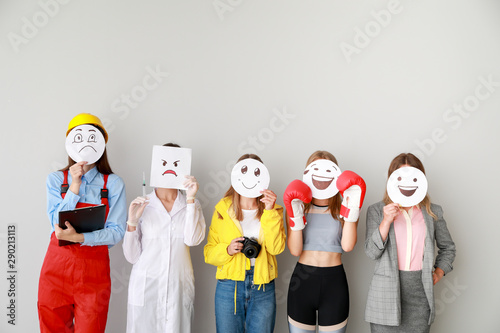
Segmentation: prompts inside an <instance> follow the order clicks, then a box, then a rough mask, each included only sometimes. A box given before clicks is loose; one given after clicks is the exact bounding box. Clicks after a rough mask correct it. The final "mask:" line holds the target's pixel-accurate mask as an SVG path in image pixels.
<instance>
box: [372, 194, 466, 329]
mask: <svg viewBox="0 0 500 333" xmlns="http://www.w3.org/2000/svg"><path fill="white" fill-rule="evenodd" d="M384 206H385V204H384V203H383V202H382V201H381V202H378V203H376V204H373V205H371V206H370V207H368V211H367V214H366V241H365V252H366V255H367V256H368V257H370V258H371V259H373V260H375V272H374V274H373V278H372V282H371V284H370V289H369V291H368V301H367V303H366V310H365V320H366V321H367V322H370V323H375V324H380V325H388V326H399V325H400V324H401V297H400V286H399V265H398V253H397V248H396V234H395V233H394V224H392V225H391V228H390V229H389V236H388V237H387V239H386V241H385V243H384V242H383V241H382V236H381V235H380V231H379V229H378V228H379V225H380V223H381V222H382V219H383V217H384V212H383V208H384ZM431 210H432V212H433V213H434V214H436V215H437V220H434V219H433V218H432V217H431V216H430V215H429V214H427V211H426V210H425V208H424V209H422V214H423V216H424V220H425V225H426V227H427V234H426V237H425V245H424V261H423V263H422V282H423V285H424V290H425V294H426V296H427V300H428V301H429V306H430V309H431V314H430V317H429V325H430V324H431V323H432V322H433V321H434V316H435V305H434V288H433V282H432V270H433V267H439V268H441V269H442V270H443V271H444V273H445V274H448V273H449V272H451V271H452V270H453V266H452V264H453V260H455V252H456V250H455V243H454V242H453V240H452V239H451V236H450V233H449V231H448V228H447V227H446V221H445V220H444V218H443V209H442V208H441V206H438V205H434V204H432V205H431ZM434 243H436V244H437V247H438V255H437V256H436V259H435V261H434Z"/></svg>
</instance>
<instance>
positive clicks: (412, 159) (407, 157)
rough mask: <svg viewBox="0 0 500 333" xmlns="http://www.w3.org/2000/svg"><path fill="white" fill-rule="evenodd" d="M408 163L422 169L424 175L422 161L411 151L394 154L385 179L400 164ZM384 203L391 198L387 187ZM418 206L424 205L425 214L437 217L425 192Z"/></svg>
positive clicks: (390, 201)
mask: <svg viewBox="0 0 500 333" xmlns="http://www.w3.org/2000/svg"><path fill="white" fill-rule="evenodd" d="M405 164H406V165H409V166H412V167H414V168H417V169H419V170H420V171H422V172H423V173H424V175H425V169H424V165H423V164H422V162H421V161H420V160H419V159H418V157H417V156H415V155H413V154H412V153H401V154H399V155H398V156H396V157H395V158H394V159H393V160H392V162H391V164H390V165H389V171H388V172H387V179H389V177H390V176H391V174H392V173H393V172H394V171H396V170H397V169H399V168H400V167H401V166H403V165H405ZM384 203H385V204H386V205H388V204H390V203H392V200H391V198H389V194H388V193H387V188H386V189H385V194H384ZM418 207H419V208H422V207H425V210H426V211H427V214H429V215H430V216H432V218H433V219H437V216H436V214H434V213H433V212H432V210H431V199H430V198H429V194H426V195H425V198H424V200H422V201H421V202H420V203H419V204H418Z"/></svg>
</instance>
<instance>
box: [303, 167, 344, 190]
mask: <svg viewBox="0 0 500 333" xmlns="http://www.w3.org/2000/svg"><path fill="white" fill-rule="evenodd" d="M341 173H342V172H341V171H340V168H339V167H338V166H337V165H336V164H335V163H333V162H332V161H330V160H325V159H321V160H316V161H313V162H311V164H309V165H308V166H307V167H306V169H305V170H304V175H303V177H302V181H303V182H304V183H306V184H307V185H308V186H309V187H310V188H311V191H312V195H313V198H316V199H328V198H331V197H333V196H334V195H335V194H337V193H338V192H339V190H338V189H337V185H336V182H337V178H338V177H339V176H340V174H341Z"/></svg>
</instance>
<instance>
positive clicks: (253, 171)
mask: <svg viewBox="0 0 500 333" xmlns="http://www.w3.org/2000/svg"><path fill="white" fill-rule="evenodd" d="M270 180H271V178H270V176H269V171H268V170H267V168H266V166H265V165H264V164H262V163H261V162H259V161H257V160H256V159H253V158H247V159H244V160H242V161H239V162H238V163H236V165H235V166H234V167H233V170H232V171H231V185H232V186H233V188H234V190H235V191H236V192H238V194H239V195H241V196H244V197H247V198H257V197H259V196H261V195H262V193H260V191H262V190H265V189H267V188H268V186H269V182H270Z"/></svg>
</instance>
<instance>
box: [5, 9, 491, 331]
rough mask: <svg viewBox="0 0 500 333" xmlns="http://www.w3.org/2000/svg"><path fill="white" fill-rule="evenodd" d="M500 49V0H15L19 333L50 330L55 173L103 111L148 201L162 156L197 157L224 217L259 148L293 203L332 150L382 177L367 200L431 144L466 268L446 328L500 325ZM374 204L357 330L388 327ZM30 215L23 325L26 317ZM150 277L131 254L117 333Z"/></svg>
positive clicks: (282, 281)
mask: <svg viewBox="0 0 500 333" xmlns="http://www.w3.org/2000/svg"><path fill="white" fill-rule="evenodd" d="M44 4H45V5H44ZM44 8H45V9H44ZM47 13H48V14H47ZM49 14H50V15H49ZM499 41H500V2H499V1H495V0H475V1H466V0H453V1H452V0H443V1H425V0H424V1H409V0H401V1H394V0H391V1H380V0H376V1H330V0H328V1H324V0H322V1H295V0H286V1H283V0H280V1H269V0H266V1H264V0H254V1H244V0H209V1H199V0H198V1H194V0H186V1H148V0H146V1H131V0H121V1H117V0H108V1H95V0H94V1H90V0H87V1H81V0H80V1H79V0H73V1H67V0H66V1H62V0H58V1H56V0H41V1H13V0H11V1H7V0H4V1H1V2H0V57H1V61H0V110H1V119H2V126H1V127H2V130H1V131H0V133H1V134H0V135H1V141H2V144H1V154H0V155H1V156H2V161H3V163H2V167H1V174H2V187H3V191H2V192H1V194H0V199H1V200H0V202H1V207H2V209H1V213H0V214H1V222H0V236H1V237H0V242H1V245H0V248H1V250H0V258H1V259H0V267H1V272H0V295H1V296H0V305H1V306H0V308H1V309H3V310H1V311H0V318H1V319H0V331H2V332H36V331H38V321H37V312H36V299H37V283H38V275H39V271H40V267H41V265H42V260H43V257H44V254H45V250H46V247H47V244H48V236H49V230H50V229H49V221H48V219H47V216H46V213H45V200H46V195H45V178H46V176H47V174H48V173H49V172H51V171H53V170H54V169H57V168H59V167H61V166H62V165H63V164H64V163H65V158H66V157H65V156H66V155H65V150H64V134H65V129H66V126H67V124H68V122H69V120H70V119H71V118H72V117H73V116H74V115H76V114H77V113H80V112H91V113H94V114H96V115H98V116H99V117H101V119H103V120H104V121H105V122H106V126H107V128H108V130H109V132H110V140H109V143H108V151H109V155H110V161H111V165H112V167H113V169H114V170H115V172H116V173H117V174H118V175H120V176H121V177H122V178H123V179H124V181H125V183H126V185H127V199H128V202H130V201H131V200H132V199H133V198H134V197H136V196H137V195H140V194H141V186H140V184H141V180H142V171H146V172H147V173H149V167H150V156H151V147H152V145H154V144H162V143H165V142H168V141H175V142H178V143H179V144H181V145H183V146H186V147H191V148H192V149H193V158H194V161H193V174H194V175H195V176H196V177H197V178H198V180H199V182H200V184H201V188H200V194H199V197H200V198H201V199H203V204H204V213H205V217H206V218H207V222H208V224H209V223H210V217H211V214H212V210H213V207H214V205H215V203H216V202H217V201H218V200H219V199H220V198H221V196H222V195H223V193H224V192H225V190H226V189H227V187H228V185H229V181H228V172H227V171H226V167H227V165H230V163H231V162H233V161H235V160H236V159H237V158H238V157H239V156H240V155H241V154H242V153H244V152H250V151H251V150H255V152H257V153H258V154H259V155H260V156H261V157H262V158H263V160H264V162H265V164H266V165H267V166H268V168H269V170H270V172H271V178H272V180H271V189H272V190H274V191H275V192H276V193H277V194H278V196H279V197H281V195H282V193H283V190H284V188H285V187H286V185H287V184H288V183H289V182H290V181H291V180H293V179H294V178H300V177H301V172H302V170H303V168H304V166H305V163H306V160H307V158H308V156H309V155H310V154H311V153H312V152H313V151H314V150H317V149H326V150H329V151H331V152H332V153H333V154H334V155H336V156H337V158H338V160H339V164H340V167H341V168H343V169H351V170H354V171H356V172H357V173H359V174H360V175H362V176H363V177H364V179H365V180H366V182H367V184H368V192H367V196H366V201H365V202H366V205H365V207H366V206H367V205H369V204H372V203H374V202H376V201H378V200H380V199H381V197H382V194H383V191H384V185H385V177H386V172H387V168H388V165H389V162H390V161H391V159H392V158H393V157H394V156H395V155H397V154H398V153H400V152H405V151H412V152H415V153H417V154H418V155H419V156H421V158H422V159H423V161H424V164H425V167H426V169H427V176H428V179H429V183H430V189H429V192H430V194H431V197H432V200H433V201H434V202H436V203H439V204H441V205H442V206H443V207H444V209H445V217H446V219H447V221H448V223H449V229H450V231H451V233H452V235H453V237H454V240H455V241H456V244H457V248H458V251H457V259H456V262H455V270H454V271H453V272H452V273H451V274H450V275H449V276H446V277H445V279H443V281H442V282H440V283H439V284H438V285H437V286H436V301H437V310H438V315H437V318H436V322H435V324H434V326H433V331H434V332H470V331H476V332H498V331H499V329H500V319H499V317H498V313H499V309H500V286H499V283H498V275H499V274H500V268H499V265H498V253H499V252H500V245H499V242H498V234H499V233H500V227H499V223H498V218H497V215H498V214H497V210H496V208H497V206H496V205H497V201H498V189H499V187H500V182H499V174H498V164H499V162H500V158H499V155H498V152H499V143H500V142H499V139H500V134H499V123H500V116H499V107H500V42H499ZM151 73H156V74H155V75H154V76H152V75H151ZM279 203H281V199H280V200H279ZM365 212H366V208H364V209H363V212H362V217H361V220H360V224H359V227H358V231H359V241H358V244H357V246H356V248H355V250H354V251H353V252H352V253H348V254H346V255H345V256H344V264H345V266H346V270H347V274H348V280H349V287H350V293H351V309H350V321H349V331H350V332H368V331H369V326H368V324H367V323H365V322H364V320H363V313H364V306H365V302H366V294H367V290H368V286H369V283H370V279H371V274H372V271H373V262H371V261H370V260H369V259H368V258H367V257H366V256H365V254H364V251H363V242H364V238H365V235H364V233H365ZM10 223H17V242H18V244H17V245H18V247H17V269H18V274H17V292H18V294H17V303H16V305H17V312H16V313H17V317H16V319H17V322H16V324H17V325H16V326H15V327H14V326H11V325H8V324H7V317H6V314H7V310H6V306H7V302H8V297H7V290H8V284H7V280H6V275H7V270H8V268H7V235H6V234H7V225H8V224H10ZM204 244H205V242H204V243H203V244H202V245H201V246H198V247H196V248H193V249H192V250H191V254H192V258H193V265H194V270H195V275H196V303H195V311H196V317H195V319H196V320H195V324H194V332H215V324H214V309H213V298H214V287H215V282H216V280H215V267H212V266H209V265H207V264H205V263H204V260H203V245H204ZM278 261H279V272H280V276H279V277H278V280H277V298H278V312H277V323H276V332H278V333H282V332H287V328H286V292H287V286H288V280H289V278H290V274H291V271H292V269H293V267H294V265H295V262H296V258H294V257H292V256H291V255H290V254H289V252H288V250H285V252H284V253H283V254H281V255H279V256H278ZM130 268H131V266H130V265H129V264H128V263H127V262H126V261H125V260H124V257H123V254H122V249H121V244H119V245H117V246H115V247H114V248H113V249H112V250H111V270H112V280H113V292H112V298H111V304H110V311H109V320H108V329H107V331H108V332H124V330H125V316H126V301H127V285H128V276H129V273H130Z"/></svg>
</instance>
